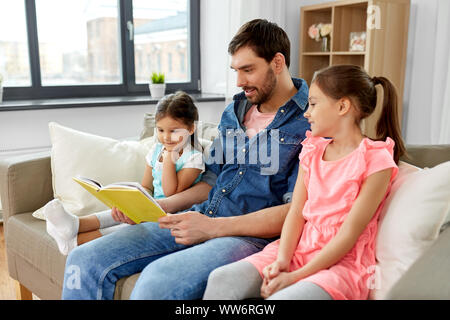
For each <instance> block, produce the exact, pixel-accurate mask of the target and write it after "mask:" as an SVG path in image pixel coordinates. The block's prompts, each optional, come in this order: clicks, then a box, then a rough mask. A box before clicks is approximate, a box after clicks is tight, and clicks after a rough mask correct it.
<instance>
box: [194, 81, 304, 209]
mask: <svg viewBox="0 0 450 320" xmlns="http://www.w3.org/2000/svg"><path fill="white" fill-rule="evenodd" d="M292 81H293V83H294V85H295V87H296V88H297V89H298V92H297V93H296V94H295V95H294V96H293V97H292V98H291V99H290V100H289V101H288V102H286V103H285V104H284V105H283V106H281V107H280V108H279V109H278V111H277V113H276V115H275V117H274V119H273V121H272V122H271V123H270V124H269V125H268V126H267V127H266V129H264V130H262V131H261V132H259V133H258V134H257V135H255V136H254V137H252V138H251V139H250V138H249V137H248V136H247V135H246V133H245V127H244V125H243V121H244V116H245V114H246V112H247V111H248V110H249V109H250V107H251V105H252V104H251V103H250V102H249V101H248V100H247V99H246V98H245V94H244V92H241V93H239V94H237V95H235V96H234V97H233V100H234V101H233V102H232V103H231V104H230V105H228V107H227V108H226V109H225V111H224V112H223V114H222V118H221V121H220V124H219V127H218V130H219V132H220V134H219V136H218V137H217V138H216V139H215V140H214V142H213V144H212V146H211V148H210V152H209V155H208V158H207V159H205V162H206V172H205V173H204V175H203V178H202V181H204V182H207V183H208V184H210V185H211V186H212V187H213V188H212V190H211V191H210V192H209V196H208V200H206V201H204V202H203V203H200V204H196V205H194V206H193V207H192V208H191V209H190V210H193V211H198V212H201V213H203V214H206V215H207V216H210V217H229V216H237V215H243V214H246V213H250V212H254V211H257V210H261V209H263V208H267V207H272V206H277V205H280V204H283V203H286V202H289V201H290V197H291V195H292V192H293V190H294V185H295V181H296V179H297V173H298V164H299V159H298V155H299V153H300V151H301V147H302V145H301V142H302V141H303V139H304V138H305V132H306V131H307V130H309V128H310V126H309V123H308V121H307V120H306V118H305V117H304V116H303V114H304V112H305V111H306V109H307V103H308V85H307V84H306V82H305V81H304V80H303V79H295V78H292Z"/></svg>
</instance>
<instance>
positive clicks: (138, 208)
mask: <svg viewBox="0 0 450 320" xmlns="http://www.w3.org/2000/svg"><path fill="white" fill-rule="evenodd" d="M73 179H74V180H75V181H76V182H78V183H79V184H80V185H81V186H82V187H83V188H85V189H86V190H87V191H89V192H90V193H91V194H92V195H94V196H95V197H96V198H97V199H99V200H100V201H101V202H103V203H104V204H106V205H107V206H108V207H110V208H112V207H116V208H117V209H119V210H120V211H122V212H123V213H124V214H125V215H126V216H127V217H129V218H130V219H131V220H133V221H134V222H135V223H140V222H145V221H153V222H156V221H158V218H160V217H163V216H165V215H166V213H165V212H164V210H163V209H162V208H161V206H160V205H159V204H158V202H156V200H155V199H154V198H153V197H152V196H151V195H150V194H149V193H148V192H147V190H145V189H144V188H143V187H142V186H141V185H140V184H139V183H136V182H117V183H112V184H108V185H106V186H102V185H101V184H100V183H99V182H97V181H95V180H92V179H89V178H85V177H80V176H77V177H74V178H73Z"/></svg>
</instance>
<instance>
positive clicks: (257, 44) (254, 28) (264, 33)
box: [228, 19, 291, 67]
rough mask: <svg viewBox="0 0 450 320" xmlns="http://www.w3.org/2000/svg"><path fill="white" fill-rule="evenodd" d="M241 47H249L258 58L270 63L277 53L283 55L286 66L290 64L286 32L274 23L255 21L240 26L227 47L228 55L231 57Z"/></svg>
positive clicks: (289, 49)
mask: <svg viewBox="0 0 450 320" xmlns="http://www.w3.org/2000/svg"><path fill="white" fill-rule="evenodd" d="M242 47H250V48H251V49H253V51H254V52H255V53H256V55H257V56H258V57H261V58H264V59H265V60H266V61H267V62H270V61H272V59H273V57H274V56H275V54H276V53H277V52H280V53H281V54H283V55H284V59H285V61H286V65H287V66H288V67H289V64H290V51H291V43H290V42H289V38H288V36H287V34H286V32H285V31H284V30H283V29H281V28H280V27H279V26H278V25H277V24H276V23H273V22H269V21H267V20H265V19H255V20H252V21H249V22H247V23H245V24H244V25H243V26H241V27H240V28H239V30H238V32H237V33H236V35H235V36H234V37H233V39H231V42H230V44H229V45H228V53H229V54H230V55H233V54H234V53H235V52H236V51H238V50H239V49H240V48H242Z"/></svg>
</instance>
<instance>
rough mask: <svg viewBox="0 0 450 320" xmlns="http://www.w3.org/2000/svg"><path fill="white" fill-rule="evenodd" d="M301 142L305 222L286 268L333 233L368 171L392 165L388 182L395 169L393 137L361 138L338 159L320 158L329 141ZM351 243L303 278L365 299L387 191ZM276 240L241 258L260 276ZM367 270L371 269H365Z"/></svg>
mask: <svg viewBox="0 0 450 320" xmlns="http://www.w3.org/2000/svg"><path fill="white" fill-rule="evenodd" d="M306 136H307V138H306V139H305V140H304V141H303V142H302V145H303V148H302V152H301V153H300V156H299V158H300V165H301V166H302V168H303V169H304V172H305V177H304V182H305V185H306V188H307V190H308V200H307V201H306V203H305V206H304V209H303V217H304V218H305V220H306V223H305V225H304V227H303V232H302V235H301V237H300V241H299V243H298V245H297V248H296V251H295V253H294V256H293V258H292V261H291V265H290V271H294V270H296V269H298V268H301V267H302V266H304V265H305V264H306V263H308V262H309V261H310V260H311V259H312V258H313V257H314V256H315V255H316V254H317V253H318V252H319V251H320V250H321V249H322V248H323V247H324V246H325V245H326V244H327V243H328V242H329V241H330V240H331V239H332V238H333V237H334V236H335V235H336V233H337V231H338V230H339V228H340V226H341V225H342V223H343V222H344V220H345V218H346V217H347V215H348V213H349V211H350V209H351V207H352V205H353V203H354V201H355V200H356V198H357V196H358V194H359V191H360V188H361V185H362V183H363V182H364V180H365V179H366V178H367V177H368V176H370V175H371V174H373V173H375V172H377V171H381V170H384V169H387V168H393V172H392V177H391V183H392V180H393V179H394V177H395V176H396V174H397V172H398V167H397V165H396V164H395V162H394V160H393V150H394V141H393V140H392V139H390V138H387V139H386V142H384V141H372V140H370V139H368V138H364V139H363V140H362V141H361V143H360V145H359V147H358V148H357V149H355V150H354V151H353V152H351V153H350V154H348V155H347V156H345V157H344V158H342V159H339V160H336V161H324V160H323V159H322V157H323V154H324V151H325V148H326V146H327V145H328V143H330V142H331V139H324V138H319V137H312V136H311V132H310V131H308V132H307V133H306ZM389 190H390V186H389V188H388V190H387V192H386V195H385V197H384V199H383V201H382V203H381V204H380V206H379V207H378V209H377V211H376V213H375V215H374V216H373V218H372V220H371V221H370V222H369V224H368V225H367V227H366V228H365V230H364V231H363V233H362V234H361V236H360V237H359V238H358V240H357V242H356V244H355V246H354V247H353V248H352V249H351V250H350V251H349V252H348V253H347V254H346V255H345V256H344V257H343V258H342V259H341V260H340V261H339V262H338V263H336V264H335V265H333V266H332V267H330V268H328V269H324V270H321V271H319V272H317V273H316V274H313V275H311V276H309V277H306V278H304V279H302V280H301V281H310V282H313V283H315V284H317V285H319V286H320V287H322V288H323V289H324V290H326V291H327V292H328V293H329V294H330V295H331V296H332V298H333V299H335V300H342V299H367V298H368V294H369V285H368V282H370V281H368V280H370V279H369V277H371V276H372V277H373V266H375V264H376V262H375V237H376V233H377V228H378V216H379V214H380V211H381V208H382V206H383V204H384V201H385V199H386V196H387V194H388V193H389ZM278 247H279V240H277V241H275V242H272V243H270V244H269V245H267V246H266V247H265V248H264V250H263V251H261V252H259V253H256V254H254V255H252V256H249V257H247V258H245V260H247V261H249V262H250V263H252V264H253V265H254V266H255V267H256V268H257V269H258V271H259V272H260V274H261V275H262V270H263V268H264V267H265V266H267V265H268V264H270V263H272V262H273V261H275V259H276V257H277V252H278ZM368 268H369V269H368Z"/></svg>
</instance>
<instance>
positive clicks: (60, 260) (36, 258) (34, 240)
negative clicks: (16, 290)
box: [5, 213, 66, 287]
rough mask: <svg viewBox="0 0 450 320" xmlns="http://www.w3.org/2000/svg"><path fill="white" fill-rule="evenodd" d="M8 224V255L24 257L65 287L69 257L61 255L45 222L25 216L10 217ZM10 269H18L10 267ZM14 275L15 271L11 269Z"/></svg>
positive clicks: (6, 236) (54, 281) (26, 214)
mask: <svg viewBox="0 0 450 320" xmlns="http://www.w3.org/2000/svg"><path fill="white" fill-rule="evenodd" d="M7 223H8V226H7V228H6V234H5V241H6V245H7V248H8V250H7V252H8V255H10V254H15V255H18V256H20V257H21V258H23V259H24V260H26V261H27V262H28V263H29V264H30V265H32V266H33V267H34V268H35V269H37V270H38V271H39V272H40V273H42V274H44V275H46V276H47V277H48V278H49V279H50V280H51V282H53V283H56V284H58V285H59V286H61V287H62V283H63V279H64V267H65V263H66V256H63V255H62V254H60V253H59V251H58V247H57V245H56V242H55V240H53V238H52V237H50V235H48V233H47V231H46V228H45V221H41V220H37V219H34V218H33V217H32V215H31V213H21V214H16V215H14V216H12V217H10V218H9V219H8V222H7ZM9 268H10V269H11V268H14V266H12V265H9ZM10 273H14V271H13V270H10Z"/></svg>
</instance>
